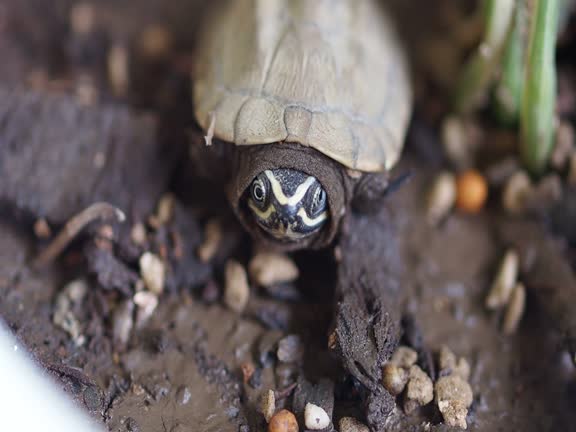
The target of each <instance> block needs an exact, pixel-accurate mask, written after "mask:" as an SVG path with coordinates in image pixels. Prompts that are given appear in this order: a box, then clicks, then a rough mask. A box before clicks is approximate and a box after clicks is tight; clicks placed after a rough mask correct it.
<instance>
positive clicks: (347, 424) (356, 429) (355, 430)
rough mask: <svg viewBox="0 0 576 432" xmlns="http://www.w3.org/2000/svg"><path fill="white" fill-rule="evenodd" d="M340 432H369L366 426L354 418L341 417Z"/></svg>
mask: <svg viewBox="0 0 576 432" xmlns="http://www.w3.org/2000/svg"><path fill="white" fill-rule="evenodd" d="M339 426H340V432H370V429H368V426H366V425H365V424H364V423H361V422H360V421H358V420H356V419H355V418H354V417H342V418H341V419H340V423H339Z"/></svg>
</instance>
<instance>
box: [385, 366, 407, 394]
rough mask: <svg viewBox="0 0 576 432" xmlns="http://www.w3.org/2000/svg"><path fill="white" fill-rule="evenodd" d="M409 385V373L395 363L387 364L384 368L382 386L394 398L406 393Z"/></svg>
mask: <svg viewBox="0 0 576 432" xmlns="http://www.w3.org/2000/svg"><path fill="white" fill-rule="evenodd" d="M407 383H408V371H407V370H406V369H404V368H401V367H399V366H397V365H395V364H393V363H386V364H385V365H384V367H383V368H382V384H383V385H384V388H385V389H386V390H388V392H389V393H390V394H391V395H392V396H397V395H399V394H400V393H402V392H403V391H404V388H405V387H406V384H407Z"/></svg>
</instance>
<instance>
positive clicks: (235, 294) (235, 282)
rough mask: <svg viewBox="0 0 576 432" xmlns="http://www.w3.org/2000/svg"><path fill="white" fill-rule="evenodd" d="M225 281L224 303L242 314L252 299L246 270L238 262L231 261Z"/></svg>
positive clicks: (227, 265) (228, 263)
mask: <svg viewBox="0 0 576 432" xmlns="http://www.w3.org/2000/svg"><path fill="white" fill-rule="evenodd" d="M224 280H225V286H226V287H225V291H224V303H226V306H228V307H229V308H230V309H232V310H233V311H235V312H237V313H241V312H242V311H243V310H244V308H246V304H247V303H248V298H249V297H250V287H249V285H248V276H247V275H246V270H245V269H244V267H243V266H242V264H240V263H239V262H238V261H234V260H229V261H228V262H227V263H226V268H225V270H224Z"/></svg>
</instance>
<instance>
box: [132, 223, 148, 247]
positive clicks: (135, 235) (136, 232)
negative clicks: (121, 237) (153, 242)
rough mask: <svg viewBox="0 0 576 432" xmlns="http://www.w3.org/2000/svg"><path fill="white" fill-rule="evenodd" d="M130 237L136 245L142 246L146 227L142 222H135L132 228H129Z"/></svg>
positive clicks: (144, 241) (145, 236) (145, 235)
mask: <svg viewBox="0 0 576 432" xmlns="http://www.w3.org/2000/svg"><path fill="white" fill-rule="evenodd" d="M130 238H131V239H132V242H133V243H134V244H135V245H137V246H144V244H146V238H147V234H146V227H144V224H143V223H142V222H137V223H135V224H134V225H133V226H132V229H131V230H130Z"/></svg>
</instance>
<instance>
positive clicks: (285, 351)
mask: <svg viewBox="0 0 576 432" xmlns="http://www.w3.org/2000/svg"><path fill="white" fill-rule="evenodd" d="M276 355H277V356H278V360H280V361H281V362H284V363H296V362H299V361H301V360H302V358H303V357H304V344H303V343H302V338H300V336H298V335H288V336H286V337H284V338H282V339H280V341H279V342H278V351H277V352H276Z"/></svg>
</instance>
